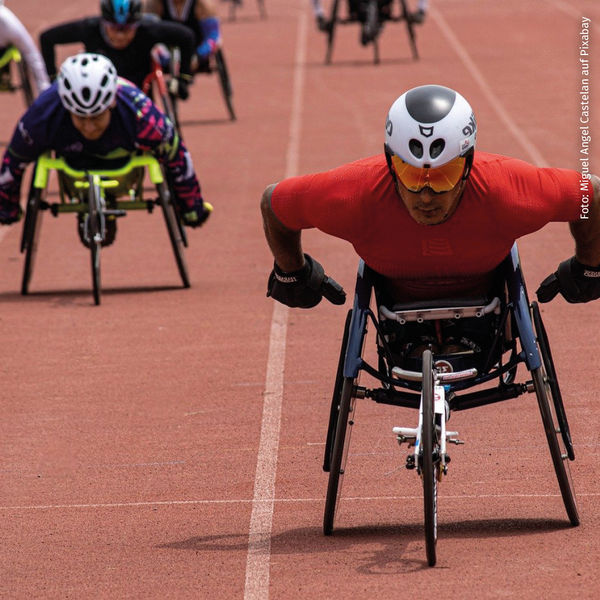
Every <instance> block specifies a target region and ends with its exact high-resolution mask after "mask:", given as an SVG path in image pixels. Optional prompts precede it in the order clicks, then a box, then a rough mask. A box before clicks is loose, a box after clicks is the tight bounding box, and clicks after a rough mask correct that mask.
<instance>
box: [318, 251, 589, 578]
mask: <svg viewBox="0 0 600 600" xmlns="http://www.w3.org/2000/svg"><path fill="white" fill-rule="evenodd" d="M498 272H499V274H500V275H501V277H502V279H501V283H502V285H503V287H504V291H505V298H504V302H502V303H501V304H502V309H501V316H500V321H499V323H500V324H499V326H498V330H497V332H496V335H495V339H494V341H493V343H492V345H491V347H490V349H489V351H488V355H487V360H486V363H487V364H486V365H485V368H484V369H482V373H477V371H476V370H475V369H471V370H470V371H471V372H466V371H465V372H462V373H456V372H454V373H444V369H438V368H436V366H435V363H434V362H433V358H432V355H431V352H430V351H429V350H426V351H425V352H424V355H423V359H422V371H420V372H412V371H406V370H404V369H399V368H397V367H394V362H393V361H394V359H393V357H392V354H391V351H390V349H389V347H388V345H387V341H386V339H385V336H384V333H383V331H382V327H381V323H380V321H379V320H378V317H377V315H376V314H375V313H374V312H373V310H372V309H371V300H372V296H373V295H375V297H376V299H377V301H379V298H378V290H377V288H376V284H377V279H378V278H379V277H380V276H379V275H377V274H376V273H375V272H374V271H372V270H371V269H370V268H369V267H367V266H366V265H365V263H364V262H363V261H362V260H361V261H360V263H359V268H358V275H357V280H356V291H355V296H354V305H353V308H352V309H351V310H350V311H349V313H348V317H347V319H346V324H345V328H344V336H343V341H342V347H341V351H340V359H339V363H338V370H337V374H336V381H335V385H334V392H333V398H332V403H331V412H330V419H329V426H328V431H327V438H326V444H325V458H324V464H323V470H324V471H326V472H328V473H329V483H328V488H327V496H326V501H325V512H324V519H323V531H324V533H325V535H330V534H331V533H332V532H333V527H334V520H335V515H336V510H337V507H338V505H339V500H340V496H341V489H342V481H343V475H344V473H345V470H346V460H347V456H348V447H349V443H350V436H351V431H352V425H353V424H354V412H355V407H356V401H357V399H370V400H372V401H374V402H376V403H378V404H389V405H392V406H401V407H406V408H414V409H418V410H419V415H420V417H419V423H418V426H417V428H415V429H412V428H400V427H398V428H394V433H396V435H397V440H398V442H399V443H400V444H402V443H403V442H408V443H409V445H411V446H414V453H412V454H410V455H409V456H408V458H407V463H406V466H407V468H409V469H416V471H417V473H418V474H419V475H420V476H421V478H422V480H423V489H424V512H425V540H426V552H427V562H428V564H429V565H430V566H433V565H435V563H436V549H435V548H436V542H437V485H438V482H440V481H441V479H442V476H443V475H445V474H446V472H447V464H448V462H449V459H448V457H447V455H446V448H445V444H446V442H447V441H448V442H450V443H457V444H459V443H462V442H461V441H460V440H458V439H457V438H456V436H457V435H458V433H457V432H446V431H445V422H446V420H447V418H448V417H449V415H450V412H452V411H460V410H466V409H470V408H476V407H479V406H486V405H489V404H493V403H495V402H502V401H504V400H509V399H511V398H517V397H518V396H520V395H522V394H526V393H535V394H536V397H537V401H538V405H539V409H540V413H541V417H542V422H543V425H544V430H545V434H546V439H547V442H548V445H549V449H550V454H551V457H552V462H553V465H554V470H555V473H556V476H557V480H558V483H559V488H560V491H561V496H562V499H563V502H564V505H565V509H566V512H567V516H568V518H569V521H570V522H571V524H572V525H573V526H577V525H579V514H578V510H577V503H576V498H575V492H574V488H573V482H572V479H571V475H570V469H569V463H568V461H569V460H574V458H575V456H574V452H573V444H572V441H571V434H570V430H569V425H568V421H567V418H566V413H565V409H564V405H563V401H562V396H561V393H560V387H559V385H558V380H557V378H556V370H555V368H554V362H553V359H552V355H551V353H550V347H549V344H548V337H547V334H546V330H545V328H544V325H543V322H542V317H541V313H540V310H539V306H538V305H537V302H532V303H531V304H530V303H529V300H528V297H527V290H526V287H525V280H524V278H523V273H522V270H521V264H520V259H519V254H518V249H517V244H516V243H515V244H514V246H513V248H512V250H511V252H510V254H509V256H508V257H507V258H506V259H505V260H504V262H503V263H502V265H501V266H500V267H499V270H498ZM377 303H378V304H379V302H377ZM378 308H380V306H378ZM479 308H480V309H482V308H483V307H479ZM436 310H440V313H439V314H441V315H443V316H441V317H438V318H448V316H447V312H448V310H450V307H448V306H447V307H446V308H440V309H432V312H433V313H434V314H433V315H431V317H432V318H433V319H434V318H435V316H436V315H435V311H436ZM453 310H456V308H455V307H454V308H453ZM444 311H445V312H444ZM390 312H391V311H388V313H390ZM399 312H400V313H401V312H402V311H401V309H400V311H399ZM415 312H418V311H415ZM421 312H423V311H421ZM403 316H405V315H403ZM417 316H419V315H417ZM420 316H422V315H420ZM369 324H371V325H373V327H374V328H375V330H376V333H377V343H378V356H379V364H378V367H377V368H375V367H373V366H371V365H370V364H368V363H367V362H366V360H364V359H363V357H362V354H363V347H364V344H365V340H366V334H367V329H368V325H369ZM507 328H508V329H512V331H513V332H514V337H513V336H512V335H506V331H507ZM505 335H506V339H504V337H505ZM517 340H518V341H519V346H520V349H519V348H518V347H517ZM498 344H502V346H500V348H499V347H498ZM499 349H500V354H498V350H499ZM508 353H510V355H509V358H508V360H507V361H505V362H503V361H504V357H505V355H506V354H508ZM498 356H499V358H497V357H498ZM521 363H523V364H524V365H525V367H526V368H527V370H528V371H529V373H530V374H531V380H528V381H527V382H525V383H515V382H514V379H515V375H516V371H517V368H518V366H519V364H521ZM363 371H364V372H366V373H368V374H369V375H371V376H372V377H374V378H375V379H376V380H378V381H379V382H381V387H377V388H367V387H364V386H360V385H359V376H360V374H361V372H363ZM473 371H474V372H473ZM494 379H498V385H497V386H496V387H495V388H491V389H484V390H477V391H468V390H469V389H470V388H473V387H475V386H478V385H480V384H482V383H487V382H489V381H492V380H494ZM458 392H464V393H461V394H460V395H459V394H458Z"/></svg>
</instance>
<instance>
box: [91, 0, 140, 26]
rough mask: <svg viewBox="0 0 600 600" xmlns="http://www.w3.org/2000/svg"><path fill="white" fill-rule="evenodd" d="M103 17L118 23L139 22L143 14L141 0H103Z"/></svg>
mask: <svg viewBox="0 0 600 600" xmlns="http://www.w3.org/2000/svg"><path fill="white" fill-rule="evenodd" d="M100 8H101V11H102V18H103V19H104V20H105V21H108V22H109V23H115V24H116V25H131V24H132V23H137V22H138V21H139V20H140V18H141V16H142V2H141V0H102V1H101V3H100Z"/></svg>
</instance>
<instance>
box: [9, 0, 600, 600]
mask: <svg viewBox="0 0 600 600" xmlns="http://www.w3.org/2000/svg"><path fill="white" fill-rule="evenodd" d="M8 4H9V7H10V8H11V9H13V10H14V11H15V12H16V14H17V15H18V16H19V17H20V18H21V19H22V20H23V22H24V23H25V24H26V25H27V27H28V28H29V30H30V31H31V32H32V33H33V34H34V35H35V36H36V37H37V34H38V33H39V32H40V31H41V30H42V29H44V28H45V27H47V26H49V25H51V24H54V23H57V22H60V21H65V20H68V19H72V18H77V17H79V16H81V15H85V14H94V13H95V12H96V10H97V2H96V1H94V0H80V1H79V2H76V3H68V2H67V3H65V2H58V1H57V0H47V1H46V2H39V1H38V0H24V1H23V2H21V3H18V4H17V3H14V2H13V3H10V2H9V3H8ZM221 10H222V12H223V16H224V17H225V18H224V19H223V38H224V43H225V46H224V47H225V52H226V57H227V59H228V62H229V67H230V71H231V77H232V81H233V85H234V89H235V104H236V109H237V113H238V121H237V122H235V123H231V122H229V121H228V119H227V113H226V110H225V106H224V104H223V102H222V99H221V97H220V90H219V88H218V87H217V82H216V77H202V78H199V79H198V80H197V81H196V82H195V84H194V86H193V88H192V93H191V98H190V100H189V101H188V102H186V103H184V104H182V105H181V121H182V124H183V130H184V135H185V139H186V141H187V143H188V145H189V147H190V149H191V152H192V155H193V157H194V161H195V165H196V169H197V172H198V174H199V177H200V179H201V183H202V186H203V191H204V194H205V197H206V199H207V200H209V201H211V202H212V203H213V204H214V206H215V212H214V214H213V216H212V218H211V220H210V222H209V223H208V224H207V226H206V227H205V228H203V229H201V230H199V231H191V232H190V233H189V237H190V247H189V249H188V250H187V259H188V263H189V266H190V275H191V279H192V287H191V289H188V290H184V289H181V287H180V283H179V279H178V275H177V270H176V267H175V262H174V259H173V256H172V253H171V250H170V248H169V246H168V238H167V233H166V230H165V228H164V224H163V222H162V218H161V217H160V214H159V213H157V214H154V215H145V214H133V215H129V216H127V218H125V219H121V220H120V222H119V231H118V235H117V240H116V242H115V244H114V245H113V246H112V247H110V248H108V249H106V250H104V251H103V252H102V260H103V264H102V270H103V289H104V295H103V302H102V305H101V306H100V307H95V306H93V300H92V294H91V277H90V273H89V270H90V269H89V255H88V251H86V250H85V249H84V248H83V247H82V246H81V245H80V243H79V242H78V238H77V236H76V230H75V219H74V217H72V216H70V215H61V217H59V218H57V219H54V218H52V217H49V216H48V215H46V216H45V220H44V224H43V227H42V231H41V237H40V252H39V254H38V260H37V266H36V270H35V273H34V276H33V280H32V284H31V295H30V296H28V297H26V298H23V297H21V296H20V294H19V289H20V279H21V273H22V268H23V257H22V255H21V254H20V253H19V251H18V243H19V237H20V232H21V226H20V225H17V226H15V227H12V228H10V229H9V228H1V229H0V236H2V240H1V241H0V269H1V273H2V277H1V278H0V307H1V312H0V332H1V333H0V357H1V360H0V377H1V381H2V383H1V386H0V389H1V392H0V397H1V401H0V523H1V525H0V527H1V538H2V543H1V544H0V596H1V597H6V598H27V599H30V598H244V599H251V598H252V599H266V598H273V599H277V598H281V599H283V598H383V597H392V596H398V595H399V594H403V593H406V592H409V593H410V594H411V595H412V596H423V595H424V594H427V595H429V596H430V597H431V596H434V595H437V596H443V597H465V596H469V597H472V598H517V597H518V598H545V597H549V596H550V595H551V594H552V595H553V596H554V597H567V596H568V597H572V598H597V597H598V592H599V590H600V575H599V572H598V556H599V555H600V517H599V516H598V510H597V507H598V501H599V496H600V470H599V466H598V465H599V463H600V461H599V460H598V459H599V456H600V445H599V444H600V439H599V436H598V427H597V421H598V418H597V416H598V411H599V410H600V407H599V406H598V389H600V358H599V357H598V344H599V335H598V331H599V329H600V316H599V314H600V311H599V310H598V309H599V306H600V305H599V304H598V303H596V304H595V305H586V306H571V305H568V304H567V303H566V302H564V301H563V300H562V299H557V300H555V301H554V302H552V303H551V304H550V305H546V306H544V308H543V316H544V317H545V320H546V326H547V329H548V332H549V336H550V341H551V344H552V348H553V352H554V357H555V361H556V363H557V365H558V372H559V376H560V378H561V382H562V387H563V394H564V396H565V401H566V408H567V414H568V416H569V419H570V424H571V431H572V434H573V438H574V441H575V452H576V456H577V459H576V461H575V462H574V463H573V464H572V471H573V477H574V481H575V486H576V490H577V493H578V501H579V508H580V513H581V526H580V527H578V528H572V527H570V526H569V523H568V520H567V518H566V514H565V510H564V507H563V504H562V500H561V498H560V496H559V490H558V485H557V483H556V479H555V476H554V473H553V471H552V465H551V461H550V455H549V452H548V448H547V444H546V442H545V438H544V434H543V428H542V424H541V420H540V417H539V411H538V409H537V405H536V402H535V398H534V397H533V396H532V395H530V396H524V397H521V398H520V399H517V400H511V401H508V402H505V403H501V404H497V405H494V406H490V407H486V408H480V409H475V410H473V411H466V412H463V413H458V414H457V415H454V416H453V418H452V420H451V425H452V428H453V429H457V430H458V431H459V432H460V434H461V438H462V439H465V440H466V445H465V446H462V447H458V448H455V447H451V455H452V458H453V461H452V464H451V466H450V473H449V475H448V476H447V477H446V478H445V479H444V481H443V482H442V484H441V485H440V497H439V542H438V564H437V567H436V568H433V569H431V568H428V567H427V566H426V561H425V550H424V535H423V521H422V497H421V486H420V482H419V480H418V478H417V476H416V475H415V474H414V473H411V472H407V471H406V470H404V469H402V468H401V467H402V465H403V464H404V460H405V455H406V453H405V451H401V450H399V449H398V448H397V445H396V442H395V440H394V437H393V435H392V433H391V429H392V427H393V426H395V425H410V424H412V422H413V421H414V420H415V419H416V416H415V414H414V412H411V411H407V410H404V409H395V408H392V407H379V406H374V405H371V404H370V403H368V402H366V401H365V402H364V403H361V402H360V401H359V403H358V411H357V412H358V415H357V420H356V426H355V428H354V429H355V431H354V434H353V440H352V445H351V447H350V458H349V463H348V472H347V475H346V479H345V482H344V491H343V498H342V502H341V506H340V513H339V515H338V519H337V521H336V526H337V528H336V530H335V532H334V535H332V536H331V537H327V538H326V537H324V536H323V534H322V530H321V523H322V514H323V506H324V498H325V490H326V486H327V476H326V474H324V473H323V472H322V469H321V466H322V454H323V448H324V441H325V433H326V427H327V419H328V414H329V403H330V397H331V388H332V385H333V379H334V376H335V368H336V364H337V357H338V352H339V345H340V341H341V336H342V329H343V323H344V319H345V314H346V310H345V308H344V309H342V308H339V307H333V306H331V305H329V304H328V303H326V302H323V303H322V304H321V305H320V306H319V307H317V308H316V309H314V310H311V311H298V310H289V311H288V310H287V309H284V308H281V307H280V306H278V307H275V306H274V303H273V302H272V301H271V300H270V299H268V298H266V297H265V289H266V281H267V276H268V274H269V271H270V269H271V265H272V261H271V258H270V253H269V251H268V248H267V246H266V243H265V242H264V239H263V234H262V225H261V221H260V215H259V208H258V205H259V199H260V196H261V193H262V190H263V189H264V187H265V186H266V185H268V184H269V183H273V182H276V181H278V180H280V179H282V178H283V177H285V176H289V175H294V174H300V173H308V172H312V171H319V170H324V169H328V168H330V167H333V166H336V165H338V164H342V163H344V162H347V161H351V160H354V159H357V158H360V157H362V156H368V155H371V154H376V153H378V152H380V151H382V143H383V126H384V121H385V115H386V113H387V110H388V108H389V106H390V105H391V103H392V102H393V100H394V99H395V98H396V97H397V96H398V95H400V94H401V93H402V92H404V91H405V90H407V89H409V88H411V87H413V86H416V85H421V84H425V83H440V84H443V85H448V86H450V87H453V88H455V89H457V90H459V91H460V92H461V93H462V94H463V95H464V96H466V97H467V98H468V99H469V101H470V103H471V104H472V106H473V107H474V110H475V113H476V115H477V120H478V124H479V131H480V135H479V140H478V143H479V145H478V147H479V148H480V149H482V150H487V151H493V152H497V153H503V154H509V155H514V156H517V157H520V158H523V159H525V160H527V161H530V162H537V163H538V164H548V165H553V166H561V167H569V168H579V157H580V153H579V152H580V148H581V140H580V130H579V126H580V124H579V116H580V95H579V91H580V89H581V72H580V63H579V46H580V45H581V42H580V35H579V32H580V31H581V17H582V15H583V16H586V17H588V18H590V19H592V28H591V31H592V42H591V43H592V54H593V55H594V56H596V57H598V56H599V54H598V47H600V35H599V34H600V30H599V27H600V5H599V4H598V3H597V2H596V1H595V0H528V1H527V2H523V1H522V0H504V1H503V2H497V1H496V0H432V9H431V11H430V13H429V14H428V16H427V20H426V22H425V24H424V25H423V26H422V27H419V28H418V43H419V48H420V52H421V60H420V61H419V62H413V61H412V59H411V58H410V48H409V45H408V42H407V38H406V34H405V31H404V28H403V26H400V25H398V24H390V25H387V26H386V28H385V30H384V32H383V34H382V37H381V57H382V60H381V64H380V65H378V66H375V65H373V61H372V51H371V48H366V49H365V48H362V47H361V46H360V45H359V43H358V37H359V31H358V27H356V26H348V27H340V28H339V29H338V32H337V33H338V36H337V41H336V46H335V49H334V54H333V61H332V64H331V65H330V66H325V65H324V56H325V40H324V36H323V35H322V34H321V33H319V32H318V31H317V30H316V27H315V25H314V20H313V17H312V14H311V12H310V5H309V3H308V2H305V1H304V0H277V1H272V2H268V3H267V10H268V13H269V16H268V19H266V20H261V19H260V18H259V17H258V10H257V6H256V4H255V3H254V2H252V1H251V0H246V2H245V3H244V5H243V6H242V7H241V8H240V9H239V10H238V11H237V18H236V20H235V22H229V21H228V20H227V18H226V15H227V13H226V6H225V5H221ZM62 56H65V54H63V55H62ZM597 62H598V61H594V60H593V59H592V61H591V66H592V79H594V78H595V81H598V72H600V67H599V66H598V65H597V64H596V63H597ZM593 93H600V92H598V90H596V88H594V92H593ZM0 102H1V103H2V119H1V123H0V140H1V141H2V143H3V144H4V145H5V144H6V143H7V142H8V140H9V139H10V136H11V133H12V129H13V127H14V125H15V123H16V120H17V118H18V116H19V114H20V112H21V111H22V103H21V99H20V97H18V96H16V95H12V96H11V95H2V96H0ZM597 106H598V102H592V107H593V113H592V120H593V123H592V131H593V134H594V135H595V136H596V137H600V123H599V120H600V110H598V109H597ZM594 107H596V108H594ZM596 145H597V144H593V145H592V148H595V146H596ZM596 152H597V150H596ZM597 159H598V155H597V154H596V157H595V160H593V161H592V167H593V168H592V172H596V173H598V171H599V170H600V168H599V161H598V160H597ZM304 242H305V243H304V246H305V249H306V251H308V252H310V253H311V254H312V255H314V256H315V257H316V258H317V259H318V260H319V261H321V262H322V264H323V265H324V266H325V268H326V270H327V272H328V273H329V274H331V275H332V276H333V277H335V279H337V280H338V281H340V283H342V284H343V285H344V287H345V288H346V290H347V291H348V292H350V293H351V292H352V290H353V286H354V282H355V274H356V267H357V264H358V259H357V257H356V255H355V254H354V251H353V249H352V248H351V247H350V246H349V245H348V244H346V243H344V242H342V241H339V240H335V239H332V238H329V237H327V236H325V235H323V234H320V233H318V232H312V231H311V232H307V233H306V234H305V236H304ZM520 248H521V255H522V259H523V264H524V269H525V273H526V277H527V280H528V282H529V292H530V295H533V292H534V290H535V289H536V287H537V284H538V283H539V282H540V281H541V280H542V279H543V278H544V277H545V276H546V275H547V274H549V273H550V272H552V271H553V270H554V269H555V268H556V266H557V264H558V262H559V261H561V260H563V259H565V258H567V257H569V256H571V254H572V251H573V243H572V241H571V239H570V235H569V233H568V230H567V227H566V225H564V224H555V225H551V226H549V227H547V228H545V229H544V230H543V231H541V232H538V233H537V234H534V235H532V236H530V237H528V238H526V239H523V240H522V241H521V244H520ZM346 308H347V307H346ZM415 422H416V421H415ZM403 591H404V592H403Z"/></svg>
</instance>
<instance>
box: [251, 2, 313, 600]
mask: <svg viewBox="0 0 600 600" xmlns="http://www.w3.org/2000/svg"><path fill="white" fill-rule="evenodd" d="M306 13H307V11H306V10H305V7H304V6H303V7H302V8H301V9H300V11H299V17H298V33H297V44H296V57H295V69H294V82H293V88H292V109H291V121H290V133H289V143H288V148H287V155H286V173H285V176H286V177H292V176H293V175H296V174H297V173H298V166H299V156H300V129H301V124H302V119H301V117H302V98H303V91H304V79H305V64H306V45H307V16H306ZM288 314H289V308H288V307H287V306H284V305H283V304H279V302H275V303H274V307H273V318H272V321H271V336H270V340H269V358H268V362H267V376H266V385H265V393H264V405H263V418H262V427H261V432H260V445H259V449H258V459H257V464H256V476H255V479H254V498H253V500H252V516H251V517H250V533H249V538H248V556H247V559H246V582H245V587H244V600H264V599H265V598H268V597H269V571H270V565H271V532H272V527H273V510H274V506H275V505H274V503H275V475H276V473H277V454H278V450H279V431H280V427H281V405H282V402H283V380H284V369H285V344H286V335H287V322H288Z"/></svg>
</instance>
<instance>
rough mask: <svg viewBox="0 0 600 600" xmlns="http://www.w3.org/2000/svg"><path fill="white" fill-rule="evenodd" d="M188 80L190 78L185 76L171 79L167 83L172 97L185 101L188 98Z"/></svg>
mask: <svg viewBox="0 0 600 600" xmlns="http://www.w3.org/2000/svg"><path fill="white" fill-rule="evenodd" d="M190 79H191V78H190V77H188V76H185V75H179V77H173V79H171V82H170V83H169V92H171V94H172V95H173V96H177V98H179V99H180V100H187V99H188V98H189V97H190V91H189V89H188V85H189V80H190Z"/></svg>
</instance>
